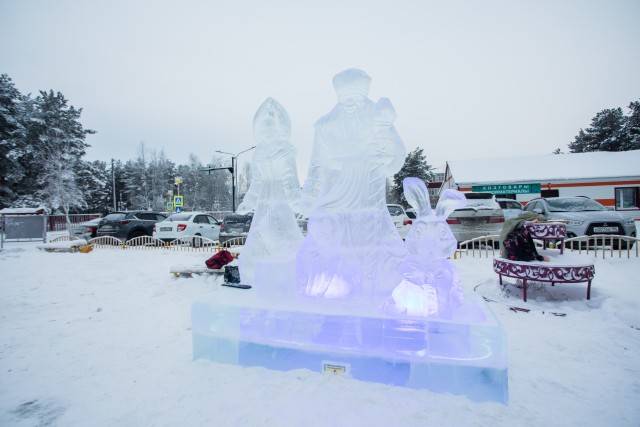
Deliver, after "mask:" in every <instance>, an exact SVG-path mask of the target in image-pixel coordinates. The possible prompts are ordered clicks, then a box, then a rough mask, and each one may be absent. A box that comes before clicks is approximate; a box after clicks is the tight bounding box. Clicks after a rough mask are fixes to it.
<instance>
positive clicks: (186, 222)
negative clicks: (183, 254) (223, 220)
mask: <svg viewBox="0 0 640 427" xmlns="http://www.w3.org/2000/svg"><path fill="white" fill-rule="evenodd" d="M186 236H202V237H206V238H207V239H211V240H218V238H219V236H220V221H218V220H217V219H216V218H215V217H214V216H213V215H211V214H208V213H206V212H180V213H175V214H173V215H171V216H170V217H169V218H167V219H165V220H164V221H162V222H159V223H157V224H155V226H154V228H153V237H155V238H156V239H160V240H163V241H165V242H170V241H172V240H175V239H178V238H180V237H186ZM201 242H202V241H201V240H200V239H195V238H194V239H193V241H192V242H191V243H192V244H193V245H194V246H197V245H198V244H199V243H201Z"/></svg>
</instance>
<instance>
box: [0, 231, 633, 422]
mask: <svg viewBox="0 0 640 427" xmlns="http://www.w3.org/2000/svg"><path fill="white" fill-rule="evenodd" d="M36 246H37V243H6V244H5V248H4V250H2V251H0V272H1V275H2V276H1V277H2V280H1V282H0V283H1V284H0V338H1V339H0V425H2V426H205V425H207V426H509V427H512V426H581V427H585V426H638V425H640V404H638V396H639V395H640V310H639V309H638V306H639V303H640V286H638V285H639V284H640V279H638V276H639V274H640V260H639V259H638V258H635V257H634V258H631V259H618V258H614V259H605V260H602V259H598V260H596V276H595V279H594V281H593V288H592V299H591V300H590V301H587V300H586V299H585V297H586V285H585V284H573V285H569V284H565V285H556V286H555V287H554V288H551V287H549V286H530V287H529V289H528V297H529V300H528V302H527V303H524V302H522V299H521V294H520V293H519V292H520V291H519V290H517V289H516V288H514V287H511V286H509V287H507V288H506V290H505V291H501V289H500V288H499V287H498V282H497V277H496V275H495V273H494V272H493V270H492V267H491V259H490V258H489V259H487V258H471V257H468V258H467V257H465V258H463V259H460V260H456V261H455V263H456V266H457V267H458V268H459V270H460V272H461V275H462V280H463V286H464V288H465V292H467V293H472V292H478V293H480V294H482V295H484V296H487V297H488V298H490V299H492V300H495V301H497V302H495V303H490V307H491V309H492V310H494V312H495V313H496V314H497V316H498V318H499V319H500V320H501V322H502V324H503V326H504V328H505V330H506V333H507V339H508V352H509V353H508V357H509V399H510V400H509V403H508V404H507V405H502V404H498V403H476V402H472V401H470V400H468V399H467V398H465V397H462V396H454V395H449V394H437V393H432V392H428V391H424V390H412V389H407V388H401V387H392V386H386V385H382V384H375V383H365V382H360V381H356V380H352V379H349V378H346V377H343V376H334V375H328V374H325V375H322V374H318V373H314V372H310V371H306V370H295V371H290V372H276V371H269V370H267V369H263V368H243V367H238V366H230V365H223V364H218V363H214V362H210V361H204V360H198V361H192V359H191V331H190V306H191V302H192V301H193V300H194V299H196V298H198V297H200V296H203V295H206V294H210V293H214V292H216V291H217V289H218V288H219V286H220V278H219V277H216V276H195V277H193V278H175V277H173V276H172V275H171V274H169V268H170V266H171V265H172V264H194V263H195V264H200V263H204V260H205V259H206V258H207V257H208V255H207V254H203V253H187V252H164V251H123V250H94V251H93V252H90V253H88V254H82V253H48V252H44V251H40V250H38V249H37V248H36ZM239 292H240V291H239ZM242 292H244V291H242ZM509 306H517V307H523V308H528V309H530V310H531V311H530V312H528V313H525V312H520V311H512V310H510V309H509ZM554 313H555V314H554ZM558 314H563V315H564V316H561V315H558Z"/></svg>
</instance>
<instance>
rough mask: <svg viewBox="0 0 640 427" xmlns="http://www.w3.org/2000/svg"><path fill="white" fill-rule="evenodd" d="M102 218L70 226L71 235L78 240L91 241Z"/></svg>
mask: <svg viewBox="0 0 640 427" xmlns="http://www.w3.org/2000/svg"><path fill="white" fill-rule="evenodd" d="M100 221H102V218H95V219H92V220H89V221H85V222H81V223H79V224H74V225H72V226H71V233H70V234H71V235H72V236H75V237H78V238H80V239H85V240H89V239H93V238H94V237H96V235H97V233H98V225H100Z"/></svg>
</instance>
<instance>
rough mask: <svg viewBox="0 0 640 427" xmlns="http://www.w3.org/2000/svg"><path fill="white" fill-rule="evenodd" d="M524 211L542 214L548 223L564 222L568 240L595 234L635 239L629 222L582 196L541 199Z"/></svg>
mask: <svg viewBox="0 0 640 427" xmlns="http://www.w3.org/2000/svg"><path fill="white" fill-rule="evenodd" d="M524 210H525V211H531V212H536V213H539V214H542V215H544V216H545V218H547V219H548V220H563V221H564V222H566V224H567V237H577V236H592V235H594V234H618V235H621V236H632V237H635V236H636V226H635V225H634V224H633V220H632V219H625V218H624V217H623V216H622V215H620V214H619V213H618V212H614V211H609V210H607V208H605V207H604V206H602V205H601V204H600V203H598V202H596V201H595V200H593V199H590V198H588V197H584V196H576V197H546V198H543V197H541V198H538V199H533V200H530V201H529V203H527V205H526V206H525V208H524ZM631 246H633V243H632V244H631Z"/></svg>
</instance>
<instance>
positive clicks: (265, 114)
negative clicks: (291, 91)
mask: <svg viewBox="0 0 640 427" xmlns="http://www.w3.org/2000/svg"><path fill="white" fill-rule="evenodd" d="M253 134H254V137H255V139H256V142H257V144H256V149H255V151H254V153H253V161H252V169H251V170H252V173H253V176H252V179H251V185H250V187H249V191H248V192H247V194H246V195H245V197H244V199H243V201H242V203H241V204H240V206H238V212H239V213H248V212H251V211H254V212H255V213H254V215H253V220H252V223H251V230H250V232H249V235H248V236H247V241H246V243H245V245H244V248H243V249H242V255H241V256H240V258H239V259H238V265H239V268H240V277H241V280H242V282H243V283H245V284H249V285H257V288H258V290H260V291H268V292H269V293H270V294H278V293H286V292H287V289H286V288H287V287H289V288H290V290H291V292H290V293H295V286H294V285H293V283H295V254H296V251H297V249H298V247H299V246H300V243H301V242H302V239H303V236H302V232H301V231H300V228H299V227H298V222H297V220H296V217H295V214H294V209H295V210H298V205H299V202H300V198H301V190H300V184H299V181H298V172H297V168H296V149H295V148H294V146H293V145H292V144H291V143H290V142H289V137H290V134H291V122H290V120H289V115H288V114H287V112H286V110H285V109H284V108H283V107H282V105H280V104H279V103H278V102H277V101H276V100H275V99H273V98H267V100H266V101H264V103H262V105H261V106H260V108H258V111H257V112H256V114H255V117H254V119H253Z"/></svg>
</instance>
